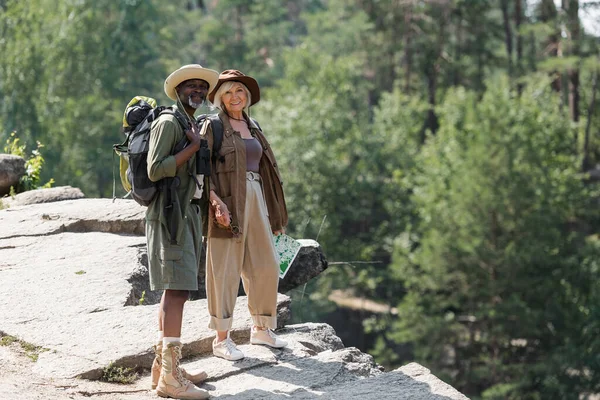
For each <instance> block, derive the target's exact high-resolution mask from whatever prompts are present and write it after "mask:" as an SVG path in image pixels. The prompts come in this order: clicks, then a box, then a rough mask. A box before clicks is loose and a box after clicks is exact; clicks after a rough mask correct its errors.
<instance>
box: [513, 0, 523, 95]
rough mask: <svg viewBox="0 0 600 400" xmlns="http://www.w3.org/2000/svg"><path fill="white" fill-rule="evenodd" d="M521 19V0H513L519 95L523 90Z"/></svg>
mask: <svg viewBox="0 0 600 400" xmlns="http://www.w3.org/2000/svg"><path fill="white" fill-rule="evenodd" d="M522 20H523V7H522V4H521V0H515V31H516V33H517V80H518V81H519V83H518V84H517V91H518V93H519V95H520V94H521V93H522V92H523V83H522V82H520V79H521V77H522V76H523V35H521V22H522Z"/></svg>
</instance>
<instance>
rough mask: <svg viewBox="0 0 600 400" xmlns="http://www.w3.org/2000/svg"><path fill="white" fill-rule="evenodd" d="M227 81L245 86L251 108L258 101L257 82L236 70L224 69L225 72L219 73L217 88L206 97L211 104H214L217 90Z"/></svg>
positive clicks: (258, 90)
mask: <svg viewBox="0 0 600 400" xmlns="http://www.w3.org/2000/svg"><path fill="white" fill-rule="evenodd" d="M228 81H236V82H241V83H243V84H244V85H246V87H247V88H248V90H249V91H250V97H251V100H252V103H250V105H251V106H252V105H254V104H256V103H258V102H259V101H260V88H259V87H258V82H256V79H254V78H252V77H251V76H248V75H244V74H243V73H241V72H240V71H238V70H237V69H226V70H225V71H223V72H221V74H220V75H219V82H218V83H217V86H215V88H214V89H213V90H212V92H210V94H209V95H208V99H209V100H210V102H211V103H214V100H215V95H216V94H217V90H219V88H220V87H221V85H222V84H224V83H225V82H228Z"/></svg>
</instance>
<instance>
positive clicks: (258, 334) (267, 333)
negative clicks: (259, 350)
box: [250, 327, 288, 349]
mask: <svg viewBox="0 0 600 400" xmlns="http://www.w3.org/2000/svg"><path fill="white" fill-rule="evenodd" d="M250 343H252V344H264V345H267V346H270V347H274V348H276V349H280V348H282V347H285V346H287V344H288V343H287V342H286V341H285V340H283V339H279V338H278V337H277V335H276V334H274V333H273V331H272V330H270V329H263V330H261V329H256V327H252V332H251V333H250Z"/></svg>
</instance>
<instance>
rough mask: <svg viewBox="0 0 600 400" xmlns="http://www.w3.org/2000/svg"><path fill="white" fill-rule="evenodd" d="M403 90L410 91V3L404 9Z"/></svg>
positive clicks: (411, 30)
mask: <svg viewBox="0 0 600 400" xmlns="http://www.w3.org/2000/svg"><path fill="white" fill-rule="evenodd" d="M404 27H405V29H406V30H405V32H404V35H405V36H404V92H405V93H409V92H410V78H411V73H412V55H413V52H412V34H413V29H412V4H410V5H409V6H408V7H406V9H405V11H404Z"/></svg>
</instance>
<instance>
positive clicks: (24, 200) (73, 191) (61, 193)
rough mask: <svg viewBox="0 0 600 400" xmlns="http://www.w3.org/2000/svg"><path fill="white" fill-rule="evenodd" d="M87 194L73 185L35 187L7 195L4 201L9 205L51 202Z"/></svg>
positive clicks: (81, 196) (77, 197)
mask: <svg viewBox="0 0 600 400" xmlns="http://www.w3.org/2000/svg"><path fill="white" fill-rule="evenodd" d="M84 197H85V195H84V194H83V192H82V191H81V190H80V189H79V188H73V187H71V186H57V187H53V188H45V189H35V190H28V191H26V192H22V193H19V194H17V195H16V196H14V198H11V197H7V198H6V199H2V201H3V202H4V203H5V204H6V205H8V206H9V207H13V206H24V205H27V204H38V203H51V202H54V201H62V200H75V199H81V198H84Z"/></svg>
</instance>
